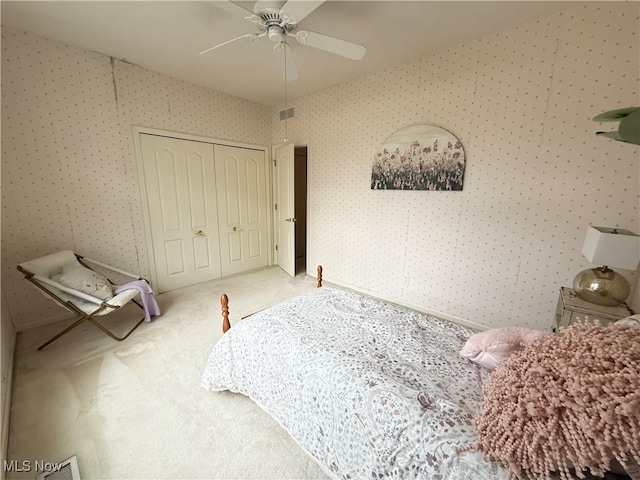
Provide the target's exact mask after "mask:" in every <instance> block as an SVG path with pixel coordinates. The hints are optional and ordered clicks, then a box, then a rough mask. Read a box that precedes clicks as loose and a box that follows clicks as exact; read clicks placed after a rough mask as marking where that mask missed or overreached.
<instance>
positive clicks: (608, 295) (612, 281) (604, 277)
mask: <svg viewBox="0 0 640 480" xmlns="http://www.w3.org/2000/svg"><path fill="white" fill-rule="evenodd" d="M573 290H574V291H575V292H576V296H577V297H578V298H580V299H582V300H584V301H585V302H590V303H595V304H597V305H606V306H615V305H620V304H624V303H625V301H626V300H627V297H628V296H629V294H630V293H631V286H630V285H629V282H628V281H627V279H626V278H624V277H623V276H622V275H620V274H619V273H618V272H614V271H613V270H611V269H610V268H608V267H598V268H590V269H588V270H583V271H582V272H580V273H579V274H578V275H576V278H574V279H573Z"/></svg>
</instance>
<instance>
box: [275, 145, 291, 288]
mask: <svg viewBox="0 0 640 480" xmlns="http://www.w3.org/2000/svg"><path fill="white" fill-rule="evenodd" d="M275 160H276V175H277V176H276V178H277V190H278V193H277V199H278V201H277V202H276V203H277V210H276V232H277V236H276V243H277V246H276V248H277V251H276V253H277V260H278V265H279V266H280V268H282V269H283V270H284V271H285V272H287V273H288V274H289V275H291V276H292V277H293V276H295V274H296V231H295V225H296V224H295V222H296V218H295V195H294V188H295V176H294V171H293V168H294V167H293V165H294V146H293V144H292V143H288V144H285V145H282V146H281V147H278V148H277V149H276V152H275Z"/></svg>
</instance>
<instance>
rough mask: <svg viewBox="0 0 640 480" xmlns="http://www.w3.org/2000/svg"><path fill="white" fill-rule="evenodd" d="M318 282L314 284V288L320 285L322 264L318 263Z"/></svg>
mask: <svg viewBox="0 0 640 480" xmlns="http://www.w3.org/2000/svg"><path fill="white" fill-rule="evenodd" d="M317 278H318V283H317V284H316V288H320V287H321V286H322V265H318V277H317Z"/></svg>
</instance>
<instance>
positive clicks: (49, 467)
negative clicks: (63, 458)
mask: <svg viewBox="0 0 640 480" xmlns="http://www.w3.org/2000/svg"><path fill="white" fill-rule="evenodd" d="M62 465H63V462H59V463H53V462H44V461H42V460H36V461H35V462H32V461H31V460H22V461H19V460H11V461H8V460H5V461H4V471H5V472H33V471H35V472H47V473H49V472H57V471H59V470H60V469H61V468H62Z"/></svg>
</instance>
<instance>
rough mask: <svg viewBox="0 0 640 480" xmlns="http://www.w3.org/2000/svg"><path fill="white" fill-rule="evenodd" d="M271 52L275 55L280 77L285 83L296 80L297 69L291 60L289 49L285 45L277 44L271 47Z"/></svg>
mask: <svg viewBox="0 0 640 480" xmlns="http://www.w3.org/2000/svg"><path fill="white" fill-rule="evenodd" d="M273 51H274V53H275V55H276V62H277V64H278V67H279V68H280V73H281V74H282V77H283V78H284V79H285V81H287V82H291V81H292V80H297V79H298V69H297V68H296V62H295V61H294V60H293V55H292V54H291V48H289V45H287V44H286V43H284V42H282V43H278V44H276V45H275V46H274V47H273Z"/></svg>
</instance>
